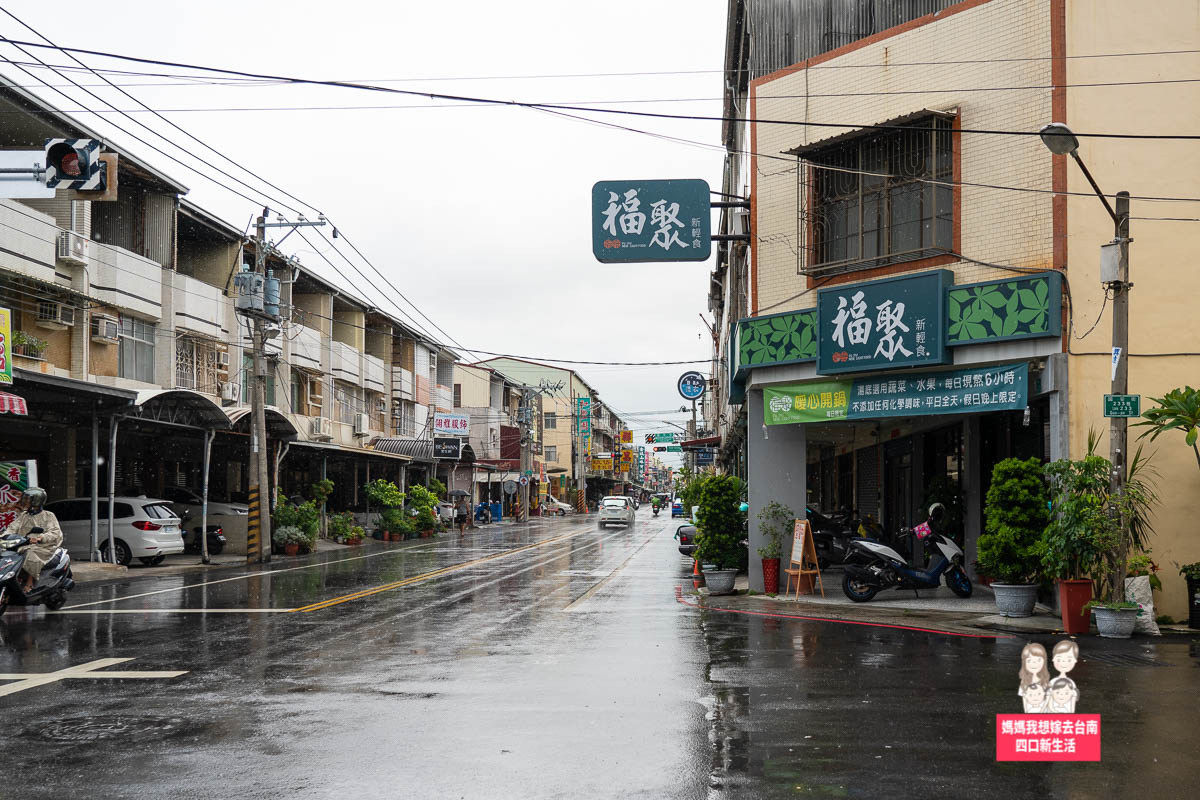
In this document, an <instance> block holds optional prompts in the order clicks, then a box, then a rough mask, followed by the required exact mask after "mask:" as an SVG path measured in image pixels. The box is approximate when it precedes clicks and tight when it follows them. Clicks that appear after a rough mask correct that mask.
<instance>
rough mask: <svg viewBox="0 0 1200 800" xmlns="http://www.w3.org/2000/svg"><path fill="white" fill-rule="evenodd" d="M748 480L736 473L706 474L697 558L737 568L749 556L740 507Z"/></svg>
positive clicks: (697, 524)
mask: <svg viewBox="0 0 1200 800" xmlns="http://www.w3.org/2000/svg"><path fill="white" fill-rule="evenodd" d="M744 493H745V484H744V483H742V481H741V480H739V479H738V478H735V477H733V476H732V475H714V476H710V477H708V478H706V479H705V480H704V481H703V483H702V485H701V488H700V499H699V503H698V504H697V505H699V510H698V511H697V512H696V558H697V559H698V560H699V561H701V562H702V563H703V562H708V563H712V564H716V565H717V568H718V569H737V568H738V567H740V566H741V564H742V563H743V562H744V561H745V559H746V558H747V557H748V556H747V552H746V545H745V544H744V543H743V539H744V538H745V532H744V530H743V523H744V522H745V519H746V514H745V512H744V511H741V510H740V509H739V505H740V504H741V502H742V497H743V495H744Z"/></svg>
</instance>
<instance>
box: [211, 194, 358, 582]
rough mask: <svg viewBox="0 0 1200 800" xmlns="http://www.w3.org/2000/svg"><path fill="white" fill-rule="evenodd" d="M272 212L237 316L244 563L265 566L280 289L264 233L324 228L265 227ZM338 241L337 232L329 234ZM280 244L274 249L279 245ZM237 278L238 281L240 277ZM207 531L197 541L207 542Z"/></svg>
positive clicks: (257, 235)
mask: <svg viewBox="0 0 1200 800" xmlns="http://www.w3.org/2000/svg"><path fill="white" fill-rule="evenodd" d="M270 214H271V210H270V209H269V208H264V209H263V210H262V214H261V215H260V216H259V217H258V219H257V220H256V221H255V226H254V272H253V275H252V276H249V277H250V280H248V281H239V292H238V306H237V307H238V311H239V312H241V313H242V314H244V315H246V316H248V317H250V320H251V327H252V330H251V350H252V356H253V375H252V376H251V383H250V417H251V419H250V422H251V426H250V460H249V462H250V463H249V467H250V512H249V515H248V526H247V530H246V562H247V563H266V562H268V561H270V560H271V497H270V493H271V470H270V466H269V459H268V457H267V454H268V452H269V449H268V447H267V377H268V370H267V354H266V346H267V339H268V338H269V334H268V328H267V326H268V324H272V325H274V328H275V333H278V328H279V325H278V320H279V318H280V316H279V300H280V298H279V288H278V287H279V283H278V281H277V280H275V279H274V278H273V277H271V276H270V274H269V271H268V270H267V253H268V250H273V249H274V246H273V245H272V244H270V243H268V242H267V228H291V229H292V230H291V231H288V233H287V234H285V235H284V236H283V239H286V238H287V237H288V236H290V235H291V233H292V232H293V231H295V230H296V229H297V228H301V227H316V226H319V225H324V224H326V223H325V218H324V217H323V216H322V217H320V218H319V219H318V220H317V221H316V222H309V221H308V220H305V219H304V218H303V217H300V219H299V221H297V222H287V221H286V220H284V219H282V218H281V219H280V220H279V221H278V222H268V221H267V218H268V217H269V216H270ZM334 236H335V237H336V236H337V231H336V230H335V231H334ZM283 239H280V240H279V243H282V242H283ZM239 277H240V276H239ZM207 535H208V533H207V531H202V532H201V536H204V537H206V538H207Z"/></svg>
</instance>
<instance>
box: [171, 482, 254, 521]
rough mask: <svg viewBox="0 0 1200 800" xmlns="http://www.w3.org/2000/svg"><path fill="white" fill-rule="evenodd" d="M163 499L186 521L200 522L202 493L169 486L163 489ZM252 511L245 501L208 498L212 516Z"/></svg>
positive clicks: (239, 514)
mask: <svg viewBox="0 0 1200 800" xmlns="http://www.w3.org/2000/svg"><path fill="white" fill-rule="evenodd" d="M162 497H163V500H166V501H167V502H168V503H170V504H171V510H172V511H174V512H175V515H176V516H177V517H179V518H180V519H181V520H183V521H185V522H194V523H195V524H197V525H199V524H200V510H201V505H200V495H199V494H197V493H196V492H193V491H192V490H191V489H184V488H182V487H179V486H169V487H167V488H166V489H163V492H162ZM249 513H250V506H248V505H245V504H243V503H224V502H220V501H216V500H213V499H212V498H211V497H210V498H208V515H209V516H210V517H215V516H220V515H228V516H235V517H244V516H246V515H247V514H249Z"/></svg>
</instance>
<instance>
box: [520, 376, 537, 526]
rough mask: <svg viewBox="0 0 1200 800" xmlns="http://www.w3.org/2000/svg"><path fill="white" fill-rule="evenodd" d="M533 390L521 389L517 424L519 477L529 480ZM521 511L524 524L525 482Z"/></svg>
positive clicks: (531, 448)
mask: <svg viewBox="0 0 1200 800" xmlns="http://www.w3.org/2000/svg"><path fill="white" fill-rule="evenodd" d="M532 393H533V388H532V387H530V386H522V387H521V404H520V405H519V406H518V407H517V423H518V424H519V425H520V426H521V474H520V476H519V477H521V478H528V475H527V474H526V473H528V472H530V471H531V470H532V469H533V439H532V435H531V430H532V425H531V423H532V421H533V404H532V403H531V402H530V400H531V399H532ZM520 497H521V509H520V513H519V515H518V516H517V521H518V522H524V521H525V520H527V519H529V481H528V480H525V482H524V483H523V485H522V486H521V492H520Z"/></svg>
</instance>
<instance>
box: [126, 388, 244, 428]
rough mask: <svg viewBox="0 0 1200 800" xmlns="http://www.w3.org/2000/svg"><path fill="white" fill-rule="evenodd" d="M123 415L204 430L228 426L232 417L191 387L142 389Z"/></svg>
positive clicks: (129, 417) (144, 420) (140, 419)
mask: <svg viewBox="0 0 1200 800" xmlns="http://www.w3.org/2000/svg"><path fill="white" fill-rule="evenodd" d="M124 415H125V417H127V418H128V419H130V420H138V421H142V422H154V423H157V424H160V425H175V426H178V427H184V428H196V429H201V430H203V429H212V430H225V429H227V428H228V427H229V417H227V416H225V412H224V411H223V410H222V409H221V407H220V406H219V405H217V404H216V403H214V402H213V401H212V400H209V399H208V398H207V397H205V396H204V395H202V394H200V393H199V392H193V391H192V390H190V389H146V390H143V391H140V392H138V393H137V397H136V398H134V401H133V407H132V408H131V409H129V410H127V411H125V412H124Z"/></svg>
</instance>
